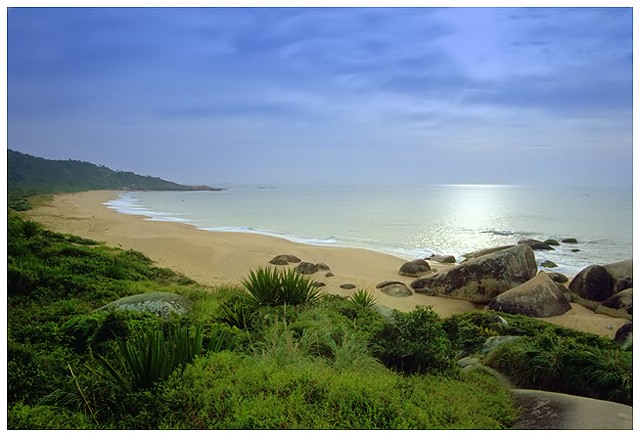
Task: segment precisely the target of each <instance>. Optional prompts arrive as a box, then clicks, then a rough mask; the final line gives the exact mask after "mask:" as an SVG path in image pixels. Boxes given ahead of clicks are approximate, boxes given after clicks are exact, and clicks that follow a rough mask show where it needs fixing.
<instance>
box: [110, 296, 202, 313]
mask: <svg viewBox="0 0 640 437" xmlns="http://www.w3.org/2000/svg"><path fill="white" fill-rule="evenodd" d="M192 306H193V301H191V299H188V298H186V297H184V296H180V295H179V294H175V293H167V292H161V291H158V292H151V293H141V294H134V295H133V296H127V297H123V298H121V299H118V300H116V301H113V302H111V303H108V304H106V305H105V306H103V307H101V308H99V309H98V311H99V310H104V309H111V308H115V309H119V310H129V311H139V312H145V313H153V314H156V315H158V316H162V317H168V316H169V315H171V314H186V313H187V312H189V310H190V309H191V307H192Z"/></svg>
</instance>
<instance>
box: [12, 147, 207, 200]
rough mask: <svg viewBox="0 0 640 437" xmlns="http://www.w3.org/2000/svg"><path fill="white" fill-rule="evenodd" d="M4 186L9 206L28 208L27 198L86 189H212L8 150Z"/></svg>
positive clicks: (80, 162)
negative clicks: (5, 185)
mask: <svg viewBox="0 0 640 437" xmlns="http://www.w3.org/2000/svg"><path fill="white" fill-rule="evenodd" d="M7 153H8V156H7V163H8V166H7V187H8V200H9V207H11V208H13V209H15V210H17V211H22V210H25V209H29V208H30V203H29V201H28V200H27V198H28V197H29V196H32V195H34V194H42V193H58V192H75V191H86V190H162V191H191V190H215V189H214V188H210V187H205V186H186V185H180V184H176V183H174V182H168V181H165V180H162V179H160V178H156V177H151V176H140V175H137V174H135V173H131V172H124V171H114V170H111V169H109V168H107V167H104V166H98V165H95V164H91V163H88V162H83V161H74V160H66V161H64V160H50V159H44V158H38V157H35V156H31V155H27V154H25V153H20V152H16V151H13V150H8V152H7Z"/></svg>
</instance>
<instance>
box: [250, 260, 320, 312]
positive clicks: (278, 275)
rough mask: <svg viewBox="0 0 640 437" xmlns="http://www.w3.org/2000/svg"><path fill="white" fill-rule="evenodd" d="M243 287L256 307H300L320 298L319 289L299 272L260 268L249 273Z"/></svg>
mask: <svg viewBox="0 0 640 437" xmlns="http://www.w3.org/2000/svg"><path fill="white" fill-rule="evenodd" d="M242 283H243V285H244V286H245V287H246V289H247V291H248V292H249V294H251V297H252V298H253V299H252V300H253V302H254V303H255V305H257V306H260V305H270V306H278V305H285V304H288V305H298V304H302V303H307V302H313V301H314V300H317V299H318V297H319V296H320V291H319V289H318V287H316V286H314V285H313V283H312V282H311V280H310V279H308V278H306V277H305V276H304V275H302V274H301V273H299V272H298V271H297V270H294V269H289V270H279V269H276V268H273V267H260V268H258V269H256V270H254V271H251V272H249V277H248V278H247V279H245V280H244V281H243V282H242Z"/></svg>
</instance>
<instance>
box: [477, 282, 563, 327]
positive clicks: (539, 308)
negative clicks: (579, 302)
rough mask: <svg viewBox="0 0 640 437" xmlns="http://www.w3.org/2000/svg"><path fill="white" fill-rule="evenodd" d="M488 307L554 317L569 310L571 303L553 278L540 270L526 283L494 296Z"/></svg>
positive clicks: (533, 315)
mask: <svg viewBox="0 0 640 437" xmlns="http://www.w3.org/2000/svg"><path fill="white" fill-rule="evenodd" d="M487 308H490V309H492V310H496V311H502V312H505V313H510V314H521V315H524V316H529V317H552V316H559V315H561V314H564V313H566V312H567V311H569V310H570V309H571V304H570V303H569V301H568V300H567V298H566V297H565V295H564V293H563V292H562V291H561V290H560V288H558V286H557V285H556V283H555V282H554V281H553V279H551V278H550V277H549V275H547V274H546V273H545V272H540V273H539V274H538V275H536V276H535V277H534V278H532V279H530V280H528V281H527V282H525V283H524V284H521V285H519V286H517V287H514V288H512V289H511V290H507V291H505V292H504V293H502V294H500V295H498V296H496V297H494V298H493V299H492V300H491V302H489V305H487Z"/></svg>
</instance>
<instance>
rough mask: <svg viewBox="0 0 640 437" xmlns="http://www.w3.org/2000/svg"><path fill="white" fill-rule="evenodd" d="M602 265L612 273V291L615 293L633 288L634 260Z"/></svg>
mask: <svg viewBox="0 0 640 437" xmlns="http://www.w3.org/2000/svg"><path fill="white" fill-rule="evenodd" d="M602 267H604V268H605V269H606V270H607V272H609V275H611V281H612V283H611V291H612V293H613V294H615V293H618V292H619V291H622V290H626V289H627V288H633V260H630V259H629V260H626V261H620V262H617V263H612V264H605V265H603V266H602Z"/></svg>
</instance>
